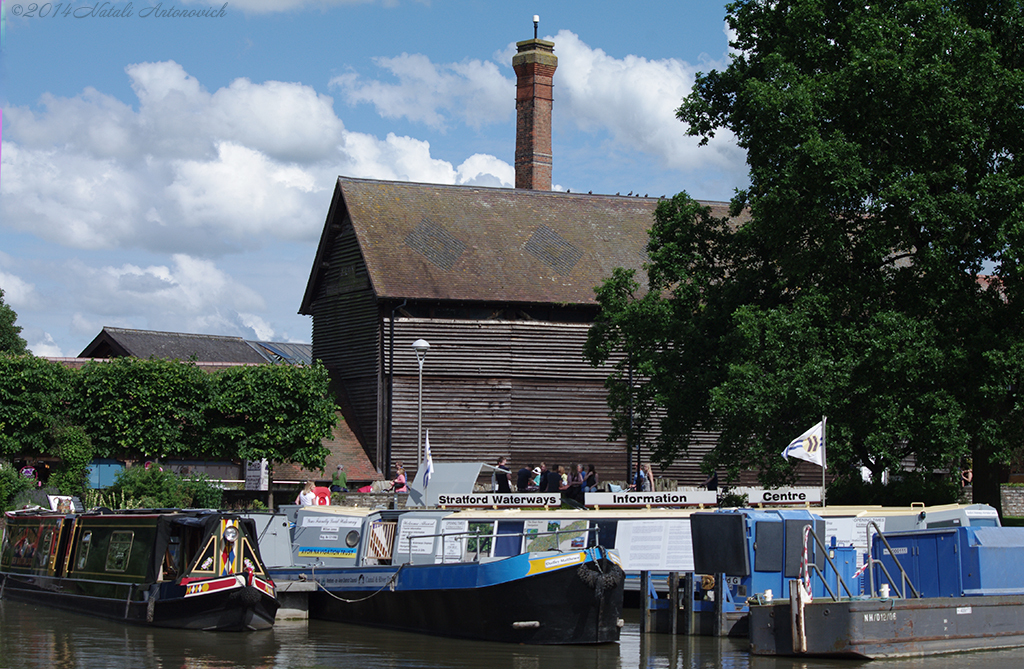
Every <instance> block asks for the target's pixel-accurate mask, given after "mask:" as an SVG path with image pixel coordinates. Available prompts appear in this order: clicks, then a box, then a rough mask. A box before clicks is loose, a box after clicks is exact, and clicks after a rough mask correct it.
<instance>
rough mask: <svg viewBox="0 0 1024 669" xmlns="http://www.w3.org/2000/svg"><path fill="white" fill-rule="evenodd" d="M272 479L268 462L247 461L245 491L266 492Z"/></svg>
mask: <svg viewBox="0 0 1024 669" xmlns="http://www.w3.org/2000/svg"><path fill="white" fill-rule="evenodd" d="M269 479H270V477H269V475H268V472H267V461H266V460H246V461H245V489H246V490H266V489H267V485H268V483H270V480H269Z"/></svg>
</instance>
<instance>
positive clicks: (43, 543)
mask: <svg viewBox="0 0 1024 669" xmlns="http://www.w3.org/2000/svg"><path fill="white" fill-rule="evenodd" d="M52 545H53V528H52V527H48V528H46V529H45V530H44V531H43V536H42V537H41V538H40V540H39V549H38V550H37V551H36V563H35V566H36V567H45V566H46V565H47V564H49V562H50V547H51V546H52Z"/></svg>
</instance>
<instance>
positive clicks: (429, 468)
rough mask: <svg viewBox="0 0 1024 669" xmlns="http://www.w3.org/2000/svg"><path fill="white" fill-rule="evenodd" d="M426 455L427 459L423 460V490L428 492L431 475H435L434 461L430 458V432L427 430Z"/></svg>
mask: <svg viewBox="0 0 1024 669" xmlns="http://www.w3.org/2000/svg"><path fill="white" fill-rule="evenodd" d="M424 446H425V447H426V448H425V449H424V453H425V454H426V457H424V458H423V463H424V466H423V489H424V490H426V489H427V486H428V485H429V484H430V475H431V474H433V473H434V460H433V459H432V458H431V457H430V430H427V438H426V440H425V441H424Z"/></svg>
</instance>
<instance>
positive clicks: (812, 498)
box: [729, 488, 821, 506]
mask: <svg viewBox="0 0 1024 669" xmlns="http://www.w3.org/2000/svg"><path fill="white" fill-rule="evenodd" d="M729 492H731V493H735V494H737V495H746V496H747V504H749V505H750V506H761V505H775V504H780V505H788V506H800V505H803V504H821V488H776V489H774V490H769V489H767V488H732V489H730V490H729Z"/></svg>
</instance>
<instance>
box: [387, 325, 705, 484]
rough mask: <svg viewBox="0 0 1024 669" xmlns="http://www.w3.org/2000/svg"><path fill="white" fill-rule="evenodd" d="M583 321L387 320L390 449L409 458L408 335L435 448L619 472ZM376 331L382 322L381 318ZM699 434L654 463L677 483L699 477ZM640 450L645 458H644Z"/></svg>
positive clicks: (412, 423) (413, 378)
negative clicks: (688, 447) (686, 448)
mask: <svg viewBox="0 0 1024 669" xmlns="http://www.w3.org/2000/svg"><path fill="white" fill-rule="evenodd" d="M588 328H589V326H588V325H586V324H576V323H573V324H569V323H551V322H544V323H541V322H534V321H458V320H438V319H413V318H399V319H396V321H395V392H394V433H393V444H392V458H393V459H394V460H402V461H404V463H405V465H406V466H407V467H408V468H410V469H411V470H412V469H415V465H411V464H410V463H413V462H415V461H416V452H417V445H416V410H417V378H418V377H417V374H418V368H417V364H416V356H415V353H414V352H413V350H412V348H411V345H412V342H413V341H415V340H416V339H420V338H422V339H426V340H427V342H429V343H430V347H431V348H430V352H429V353H428V354H427V358H426V361H425V363H424V367H423V425H424V428H425V429H426V428H430V439H431V451H432V453H433V455H434V457H435V458H439V459H448V460H480V461H483V462H488V463H493V462H495V461H496V460H497V457H498V456H499V455H507V456H509V457H510V459H511V461H512V464H513V466H514V467H515V468H517V469H518V468H519V467H520V466H522V465H523V464H535V465H536V464H539V463H540V462H541V461H544V462H546V463H548V464H552V463H555V464H562V465H569V464H570V463H575V462H583V463H584V464H594V465H595V466H596V467H597V469H598V472H599V473H602V476H603V478H606V479H621V478H624V477H625V471H624V470H625V467H626V451H625V443H624V441H622V440H620V441H617V442H609V441H608V440H607V435H608V433H609V431H610V429H611V421H610V418H609V415H608V405H607V403H606V393H605V390H604V379H605V377H606V375H607V371H606V370H604V369H595V368H593V367H591V366H590V365H589V364H587V363H586V362H585V361H584V359H583V353H582V351H583V343H584V341H585V340H586V336H587V331H588ZM383 329H384V331H385V332H387V329H388V328H387V324H386V322H385V325H384V328H383ZM712 443H713V439H711V438H704V439H701V440H699V441H698V444H697V446H696V447H695V448H694V449H693V452H691V453H690V454H689V455H688V456H687V457H685V458H681V459H680V461H678V462H676V463H674V464H673V465H672V466H671V467H669V468H668V469H667V470H665V471H664V472H661V471H659V470H658V468H657V467H655V469H656V473H660V474H662V475H664V476H666V477H669V478H675V479H677V480H680V482H681V483H683V484H687V485H695V484H698V483H702V482H703V481H704V478H705V477H704V476H703V475H702V474H701V473H700V471H699V465H700V459H701V458H702V457H703V454H704V453H705V452H706V450H707V449H708V448H709V447H710V446H711V445H712ZM645 460H646V458H645Z"/></svg>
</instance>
